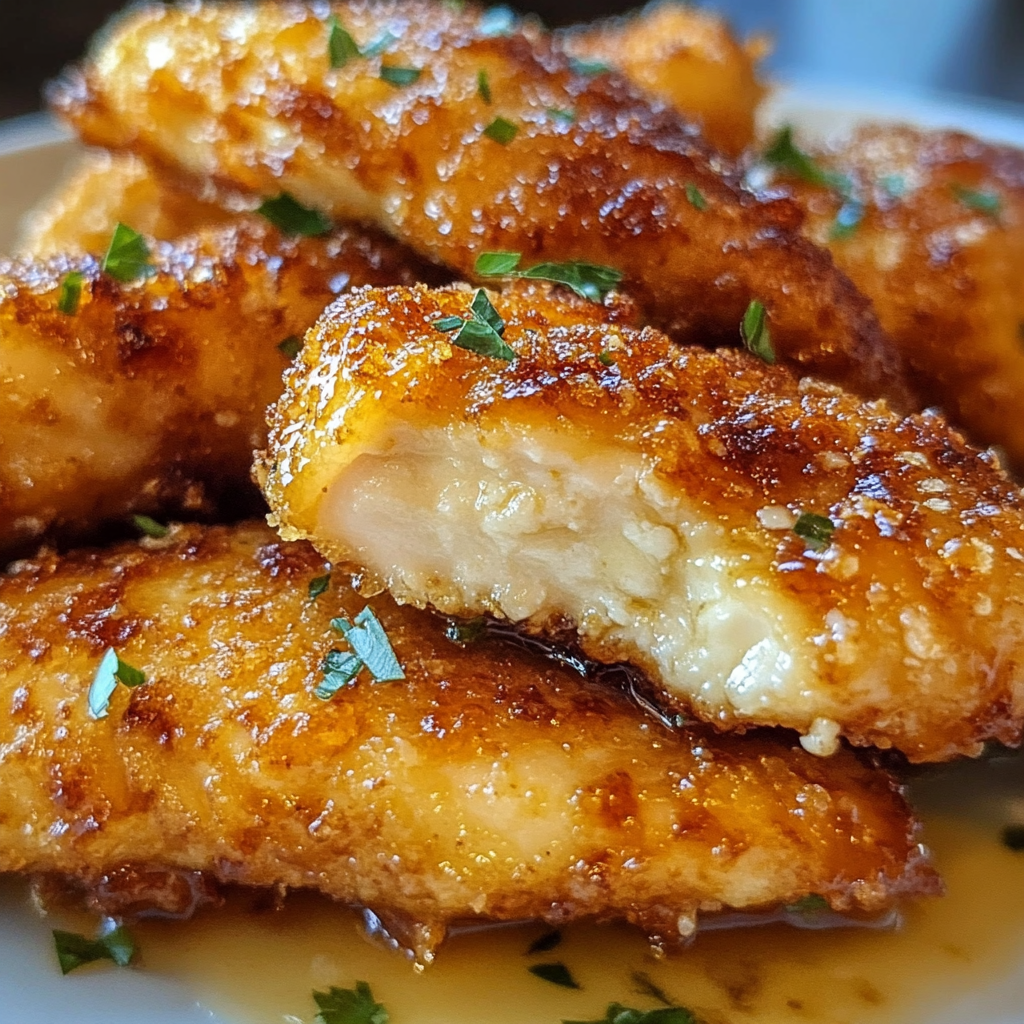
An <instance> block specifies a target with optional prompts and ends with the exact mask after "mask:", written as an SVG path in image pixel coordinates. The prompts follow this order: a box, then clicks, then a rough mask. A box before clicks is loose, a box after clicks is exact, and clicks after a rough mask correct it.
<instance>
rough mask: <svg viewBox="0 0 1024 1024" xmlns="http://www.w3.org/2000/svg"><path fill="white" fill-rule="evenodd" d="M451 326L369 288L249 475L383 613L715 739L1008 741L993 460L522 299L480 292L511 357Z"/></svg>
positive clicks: (1005, 627) (1020, 603) (797, 387)
mask: <svg viewBox="0 0 1024 1024" xmlns="http://www.w3.org/2000/svg"><path fill="white" fill-rule="evenodd" d="M471 299H472V292H471V291H469V290H467V289H466V288H465V287H463V288H450V289H441V290H436V291H431V290H429V289H426V288H415V289H402V288H398V289H364V290H361V291H357V292H353V293H351V294H350V295H349V296H345V297H343V298H342V299H340V300H339V301H338V302H337V303H335V304H334V306H333V307H332V308H331V309H330V310H328V312H327V313H326V314H325V316H324V317H323V318H322V319H321V320H320V322H319V323H318V325H317V326H316V328H314V330H313V331H311V332H310V334H309V335H308V336H307V340H306V347H305V348H304V350H303V354H302V357H301V360H300V361H299V363H298V364H297V365H296V366H294V367H293V368H292V369H290V370H289V372H288V374H287V375H286V384H287V389H286V392H285V395H284V396H283V397H282V399H281V400H280V402H279V403H278V406H277V408H276V411H275V412H274V415H273V420H272V428H271V437H270V444H269V450H268V452H267V453H266V455H265V457H264V460H263V466H262V468H261V469H260V471H259V472H260V475H261V477H262V480H263V484H264V493H265V494H266V495H267V497H268V500H269V502H270V505H271V509H272V510H273V512H274V521H275V522H277V523H279V524H280V525H281V527H282V529H283V532H284V535H285V536H287V537H289V538H309V539H311V540H312V541H313V542H314V543H315V544H316V545H317V546H318V547H319V548H320V550H321V551H322V552H323V553H325V554H326V555H327V556H328V557H330V558H332V559H336V560H343V559H348V560H351V561H352V562H354V563H356V564H358V565H360V566H362V567H364V568H365V569H367V570H368V571H369V572H370V573H371V574H373V575H374V576H375V577H376V578H377V579H378V580H379V581H380V583H381V584H383V585H386V586H388V587H389V588H390V589H391V592H392V593H393V594H394V595H395V596H396V597H397V599H398V600H400V601H404V602H410V603H413V604H416V605H419V606H427V605H430V606H434V607H436V608H438V609H440V610H442V611H444V612H446V613H449V614H460V615H474V614H478V613H481V612H489V613H491V614H493V615H496V616H500V617H504V618H507V619H510V620H512V621H518V622H523V623H524V624H525V625H526V626H527V627H528V628H531V629H534V630H537V631H546V630H550V629H552V628H560V627H561V626H563V625H565V624H568V625H571V626H574V627H575V628H576V630H577V631H578V633H579V637H580V642H581V643H582V646H583V648H584V650H585V651H586V652H587V653H588V654H590V655H591V656H592V657H595V658H598V659H599V660H602V661H606V662H614V661H617V660H629V661H632V662H634V663H636V664H638V665H639V666H641V667H642V668H643V669H644V671H645V672H646V673H647V674H648V675H649V676H650V678H651V679H652V680H653V681H654V682H655V683H656V684H657V685H658V687H659V695H658V697H659V699H661V700H665V701H668V702H669V703H671V704H673V705H675V706H677V707H679V708H680V709H681V710H682V711H683V712H684V713H686V714H696V715H697V716H699V717H700V718H702V719H705V720H707V721H709V722H713V723H715V724H716V725H717V726H719V727H720V728H722V729H735V728H744V727H746V726H751V725H781V726H786V727H789V728H793V729H796V730H798V731H799V732H800V733H801V734H802V737H803V740H802V741H803V743H804V745H805V746H806V747H807V748H808V749H809V750H812V751H815V752H817V753H822V754H827V753H830V752H832V751H834V750H835V749H836V744H837V740H838V737H840V736H846V737H847V738H849V739H850V740H851V741H853V742H854V743H857V744H875V745H878V746H883V747H897V748H899V749H900V750H902V751H903V752H904V753H906V754H907V756H908V757H910V758H911V759H913V760H916V761H926V760H943V759H945V758H948V757H951V756H953V755H955V754H958V753H967V754H976V753H978V752H979V751H980V749H981V746H982V744H983V743H984V742H985V741H986V740H988V739H999V740H1003V741H1005V742H1010V743H1015V742H1017V741H1018V740H1019V739H1020V734H1021V721H1022V716H1024V496H1022V493H1021V491H1020V490H1019V489H1018V488H1017V487H1015V486H1014V485H1013V484H1011V483H1010V482H1009V481H1008V480H1007V478H1006V477H1005V475H1004V474H1003V473H1002V472H1001V471H1000V469H999V468H998V465H997V464H996V462H995V460H994V459H993V458H992V457H991V456H990V455H987V454H983V453H979V452H977V451H975V450H973V449H971V448H970V447H969V446H967V445H966V444H965V443H964V442H963V440H962V439H961V438H960V437H959V436H958V435H957V434H956V433H955V432H953V431H951V430H950V429H949V428H948V427H947V426H946V424H945V423H944V422H943V421H942V420H941V419H940V418H939V417H937V416H931V415H924V416H915V417H910V418H907V419H900V418H899V417H898V416H896V415H894V414H892V413H891V412H890V411H889V410H888V409H887V408H886V407H885V406H884V405H883V404H881V403H876V404H871V403H864V402H861V401H860V400H858V399H855V398H853V397H852V396H850V395H847V394H845V393H843V392H841V391H840V390H838V389H837V388H834V387H830V386H827V385H823V384H819V383H816V382H813V381H811V380H804V381H798V380H797V379H796V378H795V377H793V376H792V375H791V374H790V373H789V372H788V371H786V370H783V369H780V368H778V367H769V366H766V365H765V364H763V363H761V362H760V361H759V360H757V359H756V358H754V357H753V356H750V355H747V354H746V353H741V352H736V351H735V350H721V351H718V352H708V351H706V350H704V349H697V348H693V349H682V350H680V349H677V348H675V347H674V346H673V345H672V344H671V343H670V342H669V341H668V339H667V338H665V337H664V336H663V335H660V334H658V333H657V332H655V331H652V330H650V329H646V330H644V331H642V332H637V331H635V330H633V329H630V328H629V327H625V326H621V325H614V324H611V323H604V324H595V323H594V322H592V321H591V322H585V321H584V320H583V319H582V316H581V314H580V313H578V312H577V309H578V307H579V306H580V305H582V303H581V302H580V301H578V300H577V301H574V302H572V303H570V302H568V301H567V300H566V299H565V298H564V297H561V296H559V295H558V294H557V293H556V292H546V291H544V290H543V289H542V288H540V287H537V288H532V289H527V288H524V287H522V286H520V287H519V288H517V289H511V290H509V291H508V292H507V293H505V294H503V295H501V296H499V295H497V294H494V295H493V300H494V302H495V304H496V308H497V311H498V313H499V314H500V316H501V317H503V318H504V320H505V321H506V328H505V334H504V338H505V341H506V342H507V343H508V344H509V345H510V346H511V347H512V349H513V350H514V353H515V357H516V358H515V360H514V361H512V362H505V361H502V360H500V359H492V358H487V357H484V356H481V355H478V354H476V353H475V352H472V351H467V350H465V349H463V348H459V347H457V346H454V345H452V344H451V342H450V339H449V335H448V334H445V333H443V332H441V331H440V330H439V329H438V328H437V327H436V326H435V324H436V322H437V321H438V319H439V318H443V317H447V316H461V317H466V316H468V315H469V306H470V301H471ZM596 308H597V307H592V309H596Z"/></svg>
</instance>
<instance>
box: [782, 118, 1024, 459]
mask: <svg viewBox="0 0 1024 1024" xmlns="http://www.w3.org/2000/svg"><path fill="white" fill-rule="evenodd" d="M813 155H814V157H815V159H817V160H818V161H819V162H820V165H821V167H822V168H824V169H826V170H831V171H833V172H838V173H841V174H844V175H846V176H847V178H848V179H849V181H850V182H851V191H852V192H853V193H854V194H855V195H857V196H858V197H859V200H860V202H861V203H862V206H861V208H860V210H859V213H860V216H859V219H857V221H856V222H855V224H854V225H853V226H852V227H851V228H849V229H848V230H840V231H838V232H837V230H836V217H837V214H838V211H839V209H840V207H841V206H842V205H843V203H844V200H843V199H842V198H841V197H840V196H838V195H837V194H836V192H835V191H833V190H830V189H827V188H823V187H820V186H814V185H811V184H809V183H807V182H800V181H797V182H795V183H794V184H793V188H794V190H795V191H796V194H797V196H798V198H799V200H800V201H801V202H802V204H803V205H804V207H805V208H806V210H807V212H808V220H807V225H806V229H805V230H806V231H807V234H808V235H809V236H810V237H812V238H813V239H814V240H815V241H817V242H819V243H821V244H823V245H825V244H827V245H828V246H829V247H830V248H831V250H832V253H833V255H834V257H835V260H836V262H837V263H838V264H839V266H840V267H842V268H843V269H844V270H845V271H846V272H847V273H848V274H849V275H850V277H851V278H852V279H853V281H854V282H855V283H856V284H857V286H858V287H859V288H860V289H861V291H863V292H864V294H866V295H867V296H869V297H870V298H871V300H872V302H873V303H874V305H875V309H876V310H877V311H878V316H879V319H880V320H881V321H882V325H883V326H884V327H885V329H886V330H887V331H888V332H889V334H890V335H891V337H892V338H893V340H894V341H895V342H896V344H897V345H898V346H899V347H900V350H901V352H902V354H903V358H904V362H905V363H906V366H907V369H908V373H909V374H910V377H911V383H912V385H913V387H914V389H915V390H916V391H917V393H918V394H919V395H920V396H921V403H922V404H923V405H937V406H940V407H941V408H942V409H943V410H944V411H945V412H946V414H947V415H948V416H949V418H950V419H951V420H953V422H955V423H956V424H958V425H959V426H961V427H963V428H964V429H965V430H966V431H967V432H968V434H969V435H970V437H971V438H972V440H974V441H975V442H976V443H978V444H983V445H989V444H995V445H999V446H1000V447H1001V448H1002V449H1003V450H1004V451H1005V452H1006V455H1007V457H1008V460H1009V463H1010V465H1011V466H1012V467H1013V468H1014V469H1015V470H1016V471H1017V473H1024V341H1022V339H1021V330H1022V324H1024V288H1022V286H1021V281H1022V280H1024V153H1022V152H1021V151H1020V150H1017V149H1012V148H1010V147H1007V146H995V145H989V144H987V143H984V142H980V141H979V140H977V139H974V138H971V137H970V136H969V135H964V134H961V133H960V132H949V131H926V130H923V129H916V128H910V127H906V126H894V125H864V126H862V127H860V128H859V129H858V130H857V131H856V132H854V133H853V135H852V136H851V137H850V138H849V139H847V140H846V141H845V142H843V143H841V144H839V143H837V144H836V145H835V146H834V148H830V149H827V150H825V151H823V152H820V153H814V154H813Z"/></svg>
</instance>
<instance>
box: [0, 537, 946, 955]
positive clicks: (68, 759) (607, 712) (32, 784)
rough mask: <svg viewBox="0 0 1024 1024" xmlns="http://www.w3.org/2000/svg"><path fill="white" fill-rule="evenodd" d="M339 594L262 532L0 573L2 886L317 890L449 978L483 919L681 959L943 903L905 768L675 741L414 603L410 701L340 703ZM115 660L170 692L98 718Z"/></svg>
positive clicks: (351, 612) (353, 603)
mask: <svg viewBox="0 0 1024 1024" xmlns="http://www.w3.org/2000/svg"><path fill="white" fill-rule="evenodd" d="M326 571H327V569H326V567H325V566H324V563H323V561H322V560H321V559H320V558H318V557H317V556H316V555H315V554H314V552H313V551H312V549H311V548H310V547H308V546H306V545H304V544H294V545H288V544H282V543H281V542H280V540H279V538H278V537H276V536H275V535H274V534H273V533H272V532H271V531H270V530H268V529H267V528H266V526H263V525H243V526H241V527H238V528H226V527H214V528H208V529H204V528H200V527H196V526H189V527H176V528H175V529H174V531H173V533H172V535H171V536H170V537H169V538H168V539H167V540H166V541H164V542H160V543H159V544H158V545H155V544H154V543H153V542H151V541H143V542H142V543H141V544H134V543H129V544H124V545H122V546H120V547H116V548H114V549H112V550H110V551H108V552H86V553H76V554H72V555H69V556H67V557H66V558H57V557H53V556H45V557H41V558H40V559H39V560H37V561H34V562H32V563H24V564H22V565H20V566H17V567H16V571H14V572H13V573H12V574H10V575H8V576H6V577H4V576H0V624H2V628H0V694H2V700H3V704H4V708H5V713H4V714H3V715H2V716H0V789H2V791H3V793H4V799H3V801H2V803H0V871H22V872H46V873H56V874H59V875H62V876H66V877H70V878H72V879H76V880H77V881H78V883H79V884H80V885H83V886H85V887H93V888H95V889H96V890H97V901H98V902H99V904H100V905H101V906H103V905H104V903H106V904H107V905H109V904H110V903H113V905H114V906H115V907H116V908H117V909H118V910H119V911H120V912H121V913H125V912H128V911H129V910H131V909H132V906H131V900H132V894H133V892H134V891H135V887H136V886H137V884H138V881H139V880H142V882H143V883H144V886H145V888H147V889H156V890H157V891H158V886H156V884H155V882H154V876H155V875H159V873H160V872H161V871H165V872H170V873H171V877H172V880H173V879H174V878H175V877H178V876H179V874H180V873H188V872H202V873H203V874H204V875H205V876H206V877H207V879H211V880H214V881H219V882H237V883H244V884H246V885H253V886H280V887H288V888H313V889H317V890H319V891H321V892H324V893H327V894H328V895H330V896H333V897H335V898H337V899H339V900H343V901H345V902H349V903H355V904H362V905H364V906H366V907H369V908H371V909H372V910H373V911H374V912H376V913H377V914H378V915H380V916H381V918H382V919H383V920H384V921H385V923H386V924H388V925H389V927H391V929H392V931H393V932H397V935H398V938H399V939H400V940H401V941H404V942H405V943H406V944H408V945H409V946H411V947H412V948H413V949H414V950H415V951H416V953H417V954H418V955H419V956H420V957H421V958H423V959H428V958H429V956H430V954H431V950H432V949H433V947H434V946H436V945H437V943H438V942H440V941H441V939H442V938H443V937H444V933H445V928H446V926H447V924H448V923H449V922H450V921H453V920H464V919H467V918H476V919H488V918H489V919H493V920H515V919H520V918H527V917H537V918H544V919H545V920H547V921H550V922H552V923H561V922H566V921H569V920H574V919H578V918H597V919H601V920H606V919H616V918H619V919H622V918H624V919H627V920H629V921H632V922H634V923H636V924H638V925H639V926H640V927H641V928H644V929H645V930H646V931H647V932H648V933H649V934H650V935H651V936H652V938H654V939H656V940H657V941H664V942H670V941H674V940H677V939H679V938H685V937H686V936H687V935H688V934H689V933H690V932H692V929H693V926H694V923H695V918H696V916H697V913H698V911H700V912H701V913H711V914H713V913H716V912H719V911H725V912H728V911H730V910H743V911H755V912H756V911H761V910H770V909H771V908H774V907H778V906H779V905H780V904H787V903H792V902H794V901H795V900H796V899H798V898H799V897H801V896H803V895H805V894H807V893H817V894H820V895H822V896H824V897H825V898H826V899H827V900H828V902H829V903H830V905H831V906H832V907H833V908H834V909H835V910H837V911H840V912H853V913H857V912H867V913H877V912H879V911H884V910H886V909H887V908H889V907H890V906H892V904H893V903H894V901H895V900H897V899H898V898H899V897H901V896H904V895H910V894H917V893H927V892H934V891H936V888H937V885H938V883H937V878H936V876H935V874H934V872H933V870H932V869H931V867H930V865H929V863H928V859H927V853H926V851H924V850H923V848H922V847H920V845H919V844H918V841H917V827H916V824H915V822H914V820H913V818H912V816H911V813H910V811H909V809H908V807H907V805H906V804H905V803H904V801H903V799H902V797H901V795H900V791H899V788H898V787H897V785H896V784H895V782H894V780H893V779H892V777H891V776H890V775H888V774H887V773H886V772H884V771H882V770H876V769H872V768H869V767H867V766H865V765H862V764H861V763H859V762H858V761H857V760H856V758H854V757H853V756H852V755H850V754H843V755H842V756H840V757H838V758H836V759H834V760H832V761H828V762H823V761H821V760H819V759H817V758H813V757H811V756H809V755H807V754H806V753H805V752H804V751H802V750H800V749H799V747H795V744H793V743H792V742H788V741H787V740H786V739H785V738H784V737H779V736H769V735H761V736H757V737H748V738H746V739H744V740H739V741H737V740H733V739H730V738H714V737H713V736H708V735H706V734H705V733H704V732H702V731H701V730H700V729H698V728H685V729H678V730H673V729H668V728H666V727H664V726H663V725H661V724H660V723H659V722H658V721H657V720H655V719H653V718H651V717H648V716H646V715H645V714H644V713H643V712H642V711H641V710H640V709H638V708H637V707H636V706H635V705H634V704H632V703H631V702H630V701H629V700H628V699H627V698H625V697H624V696H622V695H620V694H619V693H617V692H616V691H615V690H614V689H613V688H610V687H608V686H604V685H597V684H595V683H591V682H587V681H585V680H583V679H581V678H579V677H578V676H576V675H575V674H574V673H572V672H570V671H569V670H568V669H566V668H563V667H560V666H558V665H556V664H555V663H554V662H552V661H549V660H542V659H540V658H539V657H537V656H534V655H531V654H528V653H527V652H525V651H523V650H521V649H517V648H513V647H510V646H507V645H501V644H499V643H497V642H495V641H493V640H487V639H484V640H481V641H479V642H477V643H474V644H471V645H468V646H458V645H456V644H455V643H452V642H451V641H449V640H447V639H446V638H445V624H444V622H443V621H442V620H439V619H435V618H433V617H431V616H429V615H428V614H427V613H424V612H419V611H415V610H413V609H410V608H400V607H398V606H396V605H395V604H394V603H393V602H392V601H391V600H390V599H388V598H386V597H379V598H374V599H372V600H371V601H370V602H369V607H370V608H372V610H373V613H374V614H375V615H376V616H377V618H378V620H379V622H380V623H381V624H382V626H383V628H384V630H385V632H386V635H387V637H388V639H389V640H390V643H391V644H392V645H393V648H394V652H395V654H396V656H397V658H398V661H399V662H400V664H401V666H402V668H403V670H404V673H405V679H404V680H402V681H397V682H384V683H375V682H374V681H373V680H372V679H371V678H370V677H369V675H368V673H367V672H366V670H364V671H363V674H362V675H360V676H358V677H357V678H356V679H355V681H354V682H353V683H352V684H351V685H349V686H345V687H342V688H341V689H340V690H339V691H338V692H337V693H336V695H335V696H334V697H333V698H332V699H330V700H328V701H324V700H321V699H319V698H318V697H317V696H315V693H314V691H315V689H316V688H317V687H318V686H319V685H320V684H321V683H322V682H323V671H322V669H321V663H322V662H323V661H324V659H325V657H326V656H327V654H328V652H329V651H331V650H332V649H339V648H342V649H344V648H346V643H345V641H344V640H343V639H342V635H341V633H340V632H338V631H337V630H335V629H332V627H331V619H332V617H334V616H347V617H348V618H349V619H351V618H352V617H353V616H355V615H357V614H359V612H360V611H361V609H363V607H364V606H366V605H367V602H366V601H365V600H364V599H363V598H361V597H360V596H359V594H358V593H356V592H355V591H354V590H352V589H351V588H350V587H349V585H348V584H347V582H345V581H343V580H342V579H341V578H340V574H339V573H337V572H335V574H334V577H333V579H332V581H331V584H330V587H329V589H328V590H327V591H326V592H325V593H322V594H321V595H320V596H319V597H317V598H316V599H311V598H310V596H309V587H310V584H311V583H312V582H313V581H314V580H315V579H316V578H317V577H320V576H321V575H322V574H324V573H325V572H326ZM111 647H113V648H114V649H115V650H116V652H117V654H118V655H119V656H120V657H121V658H122V659H123V660H124V661H125V662H127V663H129V664H131V665H132V666H133V667H135V668H138V669H140V670H141V671H142V672H144V673H145V677H146V681H145V683H144V684H143V685H141V686H138V687H136V688H134V689H128V688H127V687H119V688H118V690H117V691H116V692H115V693H114V694H113V696H112V698H111V700H110V706H109V714H108V717H106V718H101V719H98V720H97V719H94V718H92V717H91V715H90V712H89V710H88V695H87V691H88V690H89V688H90V683H91V681H92V679H93V676H94V675H95V673H96V671H97V666H98V665H99V663H100V660H101V658H102V656H103V654H104V651H105V650H106V649H108V648H111ZM163 906H164V908H165V909H166V908H167V905H166V904H163ZM134 909H136V910H138V909H140V908H138V907H135V908H134Z"/></svg>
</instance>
